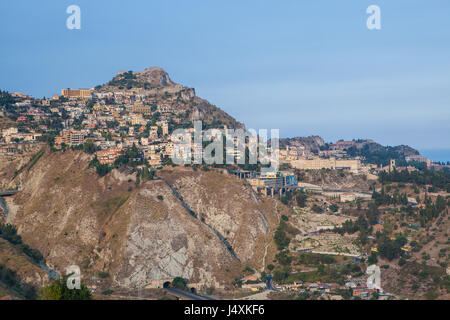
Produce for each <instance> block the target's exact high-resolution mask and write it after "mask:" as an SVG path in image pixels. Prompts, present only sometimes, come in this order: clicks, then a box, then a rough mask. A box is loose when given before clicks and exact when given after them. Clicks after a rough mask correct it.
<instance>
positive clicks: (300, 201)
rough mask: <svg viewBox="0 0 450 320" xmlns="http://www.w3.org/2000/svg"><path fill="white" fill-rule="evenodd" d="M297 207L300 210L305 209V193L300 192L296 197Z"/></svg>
mask: <svg viewBox="0 0 450 320" xmlns="http://www.w3.org/2000/svg"><path fill="white" fill-rule="evenodd" d="M296 200H297V205H298V206H299V207H300V208H304V207H305V206H306V195H305V194H304V193H303V192H299V193H298V194H297V196H296Z"/></svg>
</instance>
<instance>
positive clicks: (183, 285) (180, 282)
mask: <svg viewBox="0 0 450 320" xmlns="http://www.w3.org/2000/svg"><path fill="white" fill-rule="evenodd" d="M187 284H188V282H187V280H186V279H184V278H181V277H176V278H174V279H173V281H172V287H174V288H176V289H181V290H186V289H187Z"/></svg>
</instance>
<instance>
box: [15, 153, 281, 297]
mask: <svg viewBox="0 0 450 320" xmlns="http://www.w3.org/2000/svg"><path fill="white" fill-rule="evenodd" d="M91 158H92V156H90V155H87V154H85V153H83V152H81V151H71V150H70V151H65V152H50V151H49V150H47V151H46V152H45V153H44V155H43V156H42V158H41V159H40V160H39V161H38V162H37V163H35V164H34V166H33V167H32V168H31V169H30V170H24V171H22V172H21V173H20V174H19V175H18V176H17V177H16V178H15V181H16V182H17V184H18V185H19V187H20V189H21V191H20V192H19V193H18V194H17V195H15V196H14V197H12V198H10V199H9V200H8V209H9V215H8V217H7V221H8V222H10V223H13V224H15V225H17V226H18V231H19V234H21V236H22V237H23V239H24V241H25V242H26V243H28V244H30V246H32V247H34V248H36V249H38V250H40V251H41V252H42V254H43V256H44V257H45V259H46V261H47V265H48V266H50V267H51V268H53V269H55V270H56V271H58V272H59V273H65V268H66V267H68V266H70V265H79V266H80V267H81V269H82V274H83V277H84V279H87V278H89V277H90V276H94V275H97V273H98V272H100V271H102V272H108V273H109V274H110V275H111V280H112V283H113V284H114V285H116V286H119V287H122V288H128V289H132V288H143V287H146V286H148V285H149V284H150V283H151V281H152V280H162V279H168V278H173V277H175V276H182V277H185V278H188V279H189V280H190V281H191V282H202V283H204V284H206V285H209V286H216V287H218V286H222V285H223V284H224V283H230V282H231V281H232V280H233V279H235V278H236V277H237V276H239V275H240V272H241V270H242V268H243V267H244V266H245V265H251V266H252V267H254V268H258V269H261V268H262V267H263V263H264V261H270V260H269V256H268V254H267V246H270V245H271V243H272V241H271V239H272V232H273V230H274V228H275V226H276V225H277V223H278V212H277V209H276V201H275V200H272V199H270V200H264V201H262V200H259V199H258V198H257V197H256V195H255V194H253V191H252V190H251V189H250V188H249V187H248V186H246V185H245V184H244V183H243V182H242V181H240V180H238V179H237V178H235V177H234V176H227V175H224V174H220V173H217V172H195V171H193V170H192V169H191V168H181V167H177V168H174V169H173V170H172V171H169V170H164V171H162V172H161V176H162V180H151V181H148V182H146V183H144V184H142V185H140V186H139V187H138V188H136V184H135V173H132V171H130V170H122V171H119V170H117V169H115V170H113V171H112V172H111V173H109V174H108V175H106V176H105V177H102V178H100V177H99V176H98V175H97V174H96V173H95V171H94V169H88V163H89V161H90V160H91ZM269 251H270V249H269ZM266 256H267V259H266Z"/></svg>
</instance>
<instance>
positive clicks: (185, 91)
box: [95, 67, 244, 128]
mask: <svg viewBox="0 0 450 320" xmlns="http://www.w3.org/2000/svg"><path fill="white" fill-rule="evenodd" d="M95 91H96V92H98V93H105V92H110V93H111V92H114V93H116V92H120V93H124V92H128V93H133V94H138V95H145V96H147V97H150V98H151V103H152V104H155V105H164V106H166V107H169V108H170V109H171V110H173V111H174V112H175V113H183V114H185V113H186V112H187V113H188V114H189V119H185V120H189V121H192V120H202V121H203V122H204V123H205V125H209V126H215V127H221V126H224V125H226V126H228V127H229V128H244V125H243V124H242V123H240V122H238V121H236V119H234V118H233V117H231V116H230V115H229V114H227V113H226V112H224V111H223V110H221V109H220V108H218V107H216V106H214V105H212V104H211V103H209V102H208V101H206V100H204V99H201V98H199V97H197V96H196V95H195V89H193V88H189V87H185V86H182V85H180V84H178V83H175V82H174V81H172V80H171V79H170V77H169V74H168V73H167V72H166V71H164V70H163V69H162V68H159V67H151V68H147V69H144V70H143V71H141V72H133V71H127V72H124V71H121V72H119V73H118V74H117V75H116V76H115V77H114V78H113V79H112V80H111V81H109V82H108V83H106V84H105V85H103V86H98V87H96V88H95Z"/></svg>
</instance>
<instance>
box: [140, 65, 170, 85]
mask: <svg viewBox="0 0 450 320" xmlns="http://www.w3.org/2000/svg"><path fill="white" fill-rule="evenodd" d="M134 74H135V75H136V78H137V80H138V81H139V82H141V83H145V82H146V83H150V84H151V85H152V86H153V87H166V86H173V85H175V83H174V82H172V80H170V77H169V74H168V73H167V72H165V71H164V70H163V69H162V68H159V67H152V68H148V69H144V70H143V71H141V72H135V73H134Z"/></svg>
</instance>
